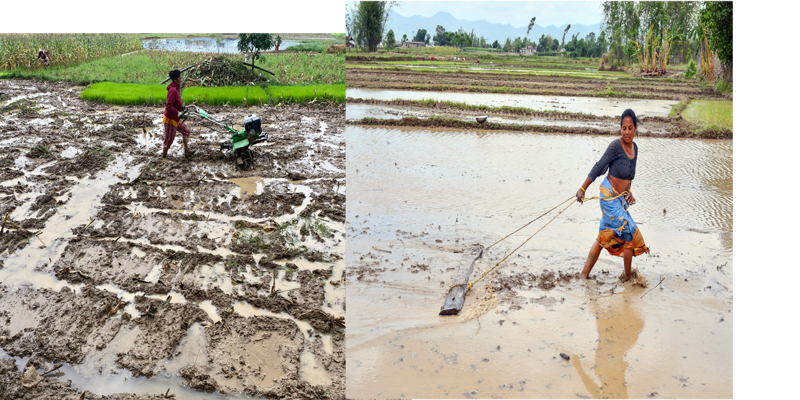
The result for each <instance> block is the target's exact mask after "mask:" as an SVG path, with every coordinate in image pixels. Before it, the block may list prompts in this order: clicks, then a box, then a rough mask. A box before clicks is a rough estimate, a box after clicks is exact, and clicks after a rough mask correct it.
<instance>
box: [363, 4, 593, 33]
mask: <svg viewBox="0 0 800 400" xmlns="http://www.w3.org/2000/svg"><path fill="white" fill-rule="evenodd" d="M348 3H350V2H348ZM393 10H394V11H395V12H397V13H398V14H400V15H402V16H404V17H410V16H413V15H422V16H423V17H431V16H433V15H434V14H436V13H437V12H440V11H444V12H447V13H450V14H451V15H452V16H454V17H456V18H459V19H464V20H468V21H480V20H484V19H485V20H487V21H489V22H494V23H500V24H511V25H512V26H514V27H515V28H521V27H527V26H528V23H529V22H530V20H531V18H533V17H536V25H541V26H549V25H556V26H561V25H565V24H584V25H591V24H596V23H600V22H602V21H603V9H602V2H599V1H520V2H516V1H402V2H400V4H399V6H396V7H395V8H393Z"/></svg>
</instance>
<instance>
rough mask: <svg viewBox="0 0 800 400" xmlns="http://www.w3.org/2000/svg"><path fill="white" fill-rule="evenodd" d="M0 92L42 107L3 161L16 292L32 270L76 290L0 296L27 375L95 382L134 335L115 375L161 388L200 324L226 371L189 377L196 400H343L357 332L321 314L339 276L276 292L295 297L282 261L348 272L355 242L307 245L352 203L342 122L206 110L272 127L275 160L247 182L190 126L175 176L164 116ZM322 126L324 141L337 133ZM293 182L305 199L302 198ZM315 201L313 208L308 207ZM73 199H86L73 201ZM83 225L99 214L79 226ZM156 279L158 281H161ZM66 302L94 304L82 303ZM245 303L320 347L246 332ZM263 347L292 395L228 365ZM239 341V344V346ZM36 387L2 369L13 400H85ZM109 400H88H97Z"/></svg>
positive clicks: (2, 382) (8, 340)
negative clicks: (309, 231)
mask: <svg viewBox="0 0 800 400" xmlns="http://www.w3.org/2000/svg"><path fill="white" fill-rule="evenodd" d="M0 91H2V92H4V93H6V94H7V97H5V96H4V97H5V98H11V97H16V96H22V95H25V96H30V98H31V102H30V104H28V103H26V106H27V108H25V110H26V113H25V115H20V113H21V112H22V111H21V110H17V109H14V110H11V111H10V112H2V113H0V141H3V143H4V146H6V147H4V152H3V154H0V182H8V181H11V180H18V181H19V182H18V183H15V184H10V185H4V186H0V214H1V215H0V219H4V218H5V217H6V215H9V217H8V220H7V221H6V224H5V227H4V228H3V233H2V234H0V271H3V272H5V273H8V272H9V271H12V273H15V274H17V272H14V271H17V270H20V269H24V268H27V266H25V265H20V263H21V261H22V262H23V263H24V262H28V263H30V264H32V266H31V267H32V268H33V270H35V271H36V272H37V273H44V274H48V275H50V276H52V277H55V278H56V280H57V281H58V282H59V283H60V284H61V285H63V284H67V285H68V286H67V287H64V288H63V289H61V290H59V291H54V290H51V289H46V288H37V286H36V285H37V284H38V283H37V281H36V280H35V279H34V278H31V279H32V283H33V285H32V286H27V285H17V286H0V348H2V351H4V352H5V353H7V354H8V355H10V356H15V357H23V358H30V361H31V363H32V364H33V366H34V367H35V368H37V369H38V370H39V373H41V372H43V371H44V370H45V369H47V368H49V367H51V366H52V364H54V363H58V362H63V363H68V364H70V365H80V364H81V363H83V362H84V361H85V360H87V355H91V354H95V353H96V352H98V351H101V350H102V349H104V348H106V347H107V346H108V345H109V343H110V342H111V341H112V340H114V339H115V337H119V336H118V333H119V332H130V334H131V335H135V336H132V337H135V340H131V342H130V343H126V344H125V346H127V348H121V349H117V348H116V347H115V348H114V350H115V353H114V354H115V355H116V357H115V358H114V360H113V361H112V362H113V365H114V367H115V368H118V369H127V370H129V371H130V372H131V373H132V374H133V376H144V377H151V376H154V375H156V374H158V373H160V372H161V371H163V368H164V365H165V362H166V361H167V360H171V359H173V358H174V357H177V356H179V354H178V352H179V350H178V348H179V344H180V343H182V341H183V340H184V339H185V338H187V337H188V336H187V331H188V330H189V328H190V327H191V326H193V325H195V324H198V323H199V324H201V325H202V326H204V327H205V328H204V331H203V335H204V337H205V339H206V341H207V344H208V346H207V349H206V351H207V354H208V357H209V359H210V360H209V362H211V363H212V364H209V366H205V365H203V366H202V367H201V366H200V365H199V364H198V365H195V366H193V367H189V366H188V365H186V366H182V368H181V369H180V373H179V374H178V375H179V376H180V377H181V378H182V379H181V378H178V381H176V384H177V383H179V382H180V380H185V381H186V382H187V385H188V386H189V387H191V388H192V389H194V390H198V391H211V392H219V393H236V392H239V393H243V394H248V395H263V396H268V397H271V398H275V397H286V398H298V399H299V398H303V399H306V398H312V399H319V400H322V399H343V398H344V384H345V383H344V379H345V378H344V377H345V374H344V363H345V361H344V356H343V348H344V335H343V332H344V329H345V321H344V318H343V317H342V318H337V317H335V316H334V315H331V314H330V313H328V312H327V311H325V310H323V309H322V308H324V307H326V306H328V307H330V305H329V304H326V300H327V301H328V302H331V301H333V299H326V294H325V293H326V290H325V289H326V285H328V281H329V278H330V277H331V275H332V269H331V268H330V267H328V266H327V265H325V266H323V267H322V268H319V267H317V268H315V269H313V270H304V269H303V270H301V269H297V270H296V271H295V273H293V274H287V275H286V276H282V278H279V279H280V280H279V282H277V283H280V284H281V285H283V286H284V287H285V286H287V285H288V286H289V287H293V286H292V285H296V286H294V287H297V288H296V289H291V290H289V291H288V293H277V291H275V290H273V289H274V287H275V284H276V282H275V277H276V276H277V271H278V269H277V268H276V267H277V266H279V265H278V264H275V263H274V261H276V260H279V262H286V261H291V260H292V259H294V258H306V259H309V260H316V261H319V260H335V259H340V258H342V257H343V249H342V250H339V251H341V252H342V254H339V253H337V252H336V251H337V250H335V249H336V247H335V245H336V244H338V242H341V241H342V240H343V235H340V232H338V231H335V232H333V233H334V234H335V236H333V237H320V238H319V239H320V240H322V241H323V243H322V244H319V247H314V246H313V244H311V243H314V244H318V243H319V240H317V239H314V238H312V237H305V238H302V237H301V235H300V234H299V233H297V232H298V230H299V229H300V228H301V226H303V223H304V221H306V220H307V221H309V223H322V222H321V221H322V220H327V221H331V220H333V221H338V222H339V223H341V222H343V216H344V210H345V201H346V198H345V195H343V194H337V193H336V190H337V189H338V186H341V192H344V191H345V188H344V186H345V180H344V171H345V147H346V143H345V136H344V111H345V109H344V105H329V104H323V105H318V104H313V105H296V104H295V105H283V106H276V107H273V106H263V107H262V106H257V107H250V108H246V109H245V108H236V107H222V106H220V107H213V106H212V107H206V109H207V111H208V112H209V114H211V115H213V116H214V117H216V118H221V119H224V120H229V121H230V122H231V123H233V124H234V126H239V125H240V124H241V123H242V122H241V121H243V118H244V116H245V115H247V114H251V113H253V114H257V115H259V116H260V117H261V119H262V128H263V129H264V130H265V131H267V132H268V133H269V137H270V143H268V144H259V145H256V146H254V147H253V149H252V152H253V160H254V162H253V168H252V169H250V170H242V169H241V168H239V167H238V166H236V165H235V163H234V162H233V161H232V160H231V159H230V158H229V157H228V156H227V154H225V153H221V152H220V150H219V144H220V142H222V141H223V140H225V139H226V137H227V135H216V134H215V132H213V131H212V130H210V129H208V128H205V127H202V126H201V125H200V124H199V123H198V121H196V120H191V119H190V120H189V121H188V122H187V124H188V125H189V126H190V127H191V129H192V138H191V139H190V146H191V148H193V149H195V150H196V151H197V153H196V154H195V155H194V156H193V157H191V158H190V159H185V158H183V157H182V155H183V150H182V139H181V138H177V139H176V140H175V143H173V146H172V147H171V149H170V151H169V158H167V159H166V160H163V159H162V158H161V157H160V155H161V143H162V138H161V135H163V128H160V127H161V126H163V124H162V123H161V121H160V119H161V115H162V114H163V108H160V107H144V106H141V107H139V106H137V107H120V106H109V105H106V104H102V103H89V102H85V101H83V100H81V99H80V98H79V94H80V88H74V87H72V86H70V85H69V84H66V83H50V82H37V81H20V80H0ZM3 105H4V104H2V103H0V108H1V107H2V106H3ZM30 110H35V113H33V111H30ZM321 122H324V123H325V124H326V125H327V128H325V129H324V130H322V129H320V123H321ZM159 129H161V130H159ZM321 165H325V167H326V168H321ZM134 171H136V172H134ZM111 173H113V178H109V175H111ZM288 176H302V177H303V179H308V181H307V182H295V181H291V182H290V181H288V180H287V177H288ZM234 178H236V179H234ZM239 178H241V179H239ZM231 179H233V180H231ZM248 179H250V180H252V182H253V186H254V187H253V188H252V190H251V189H247V191H246V189H245V188H244V187H242V188H241V190H240V191H239V192H236V189H237V185H239V184H240V183H235V182H239V181H241V180H248ZM256 181H258V182H260V183H259V185H260V186H259V190H258V193H256V190H255V182H256ZM106 182H108V184H107V185H106ZM93 186H98V187H100V189H98V190H97V191H96V192H95V191H92V192H91V193H90V194H88V195H87V193H86V190H85V188H87V187H89V188H91V187H93ZM303 186H305V187H307V188H309V189H310V192H309V191H308V189H307V190H305V191H303V190H298V187H300V188H302V187H303ZM81 189H84V190H83V192H80V190H81ZM76 191H78V192H80V193H81V195H82V196H85V197H82V198H77V197H75V196H74V194H75V193H74V192H76ZM235 193H239V195H235ZM308 196H310V197H311V199H308ZM83 204H85V205H83ZM82 207H83V208H82ZM76 208H77V209H78V210H85V212H84V213H83V214H80V213H79V214H76ZM75 215H79V216H81V217H80V218H73V216H75ZM84 215H85V218H84V217H83V216H84ZM291 215H296V216H303V218H294V219H291ZM340 216H341V218H339V217H340ZM276 219H279V221H276ZM65 226H66V227H67V228H64V227H65ZM278 228H281V229H278ZM59 230H63V232H61V233H58V234H57V236H56V238H55V240H54V239H53V238H52V237H51V238H50V239H47V238H45V239H44V240H46V242H44V241H42V242H41V243H40V241H39V239H37V238H38V236H35V235H40V236H41V235H48V234H49V235H51V236H53V235H56V234H54V233H53V232H54V231H59ZM42 232H44V233H42ZM311 247H314V248H311ZM31 249H37V250H39V249H48V251H49V250H52V249H58V251H59V253H56V254H53V255H52V257H50V256H49V255H48V257H47V258H45V259H37V260H32V259H31V260H27V256H26V255H25V254H24V253H25V252H28V251H31ZM212 252H214V253H212ZM33 254H37V253H33ZM20 257H22V258H25V260H20V259H19V258H20ZM259 260H260V261H259ZM214 268H216V269H214ZM220 271H222V272H220ZM26 273H28V272H26V271H22V272H19V274H26ZM154 273H155V275H153V276H156V277H155V278H153V279H147V278H148V275H151V274H154ZM209 275H211V276H209ZM17 276H18V275H17ZM223 281H224V282H227V285H228V288H226V286H225V285H224V284H223ZM5 283H6V284H7V282H5ZM69 284H74V285H75V288H77V287H78V285H83V286H82V287H81V288H80V289H73V287H72V286H69ZM101 285H110V287H112V288H114V290H119V291H120V292H121V293H122V294H120V293H118V292H116V291H114V290H112V291H109V290H111V289H108V288H109V286H104V287H103V289H99V288H98V287H99V286H101ZM231 286H232V290H231V289H230V287H231ZM298 286H299V287H298ZM104 289H108V290H104ZM124 293H127V295H125V294H124ZM133 294H135V296H134V295H133ZM166 296H170V301H165V300H164V298H165V297H166ZM284 296H287V297H284ZM183 298H185V299H186V302H184V301H183ZM203 301H210V302H211V305H213V306H214V307H216V309H217V312H218V313H219V315H220V316H221V321H218V322H216V323H213V321H212V317H210V315H209V314H207V311H206V310H205V309H203V308H201V307H199V306H198V303H200V302H203ZM237 302H247V303H249V304H252V305H253V306H255V307H259V308H261V309H264V310H268V311H271V312H273V313H277V314H281V313H286V315H287V318H292V319H294V320H297V321H305V322H307V323H308V324H310V325H311V327H312V329H311V333H310V335H311V337H312V338H313V340H305V339H304V334H309V333H307V332H301V330H300V328H299V327H298V325H297V324H296V323H295V322H294V321H292V320H289V319H279V318H272V317H266V316H254V317H247V318H245V317H243V316H240V315H238V314H237V313H235V312H233V309H232V308H231V307H232V306H233V305H234V304H235V303H237ZM132 314H133V315H132ZM265 334H269V335H272V336H274V340H273V341H275V342H276V343H278V342H280V343H278V344H277V345H276V346H277V347H276V349H277V352H275V353H274V354H273V356H275V357H278V361H279V364H282V365H283V367H282V368H283V369H282V370H281V371H279V372H280V374H281V377H280V378H279V379H277V380H276V381H275V382H273V381H272V380H271V379H270V380H269V382H268V383H269V385H266V383H263V382H261V383H258V382H255V381H253V379H257V378H258V377H260V376H268V374H267V375H264V370H265V368H267V366H265V365H261V364H259V363H258V362H249V361H248V362H249V364H248V365H245V366H241V363H240V360H239V359H234V358H232V355H231V354H232V353H231V351H232V350H231V349H240V348H250V347H253V348H254V349H255V348H261V347H259V346H260V344H261V343H265V341H262V340H260V339H261V337H262V336H263V335H265ZM322 334H330V335H331V338H332V342H333V345H334V352H333V355H330V354H328V353H327V352H326V351H325V350H324V349H322V348H321V347H320V342H321V339H318V337H319V335H322ZM231 335H233V336H231ZM233 337H235V338H237V339H236V340H235V341H230V340H233V339H232V338H233ZM117 342H119V340H117ZM123 347H124V346H123ZM339 349H341V350H339ZM117 350H118V351H117ZM304 352H310V353H311V354H313V355H314V358H315V359H316V360H317V363H318V364H317V365H318V368H321V369H323V370H324V371H326V373H327V374H328V375H329V376H330V378H331V383H330V384H329V385H317V386H314V385H310V384H309V383H308V382H305V381H304V380H302V379H301V378H300V376H299V375H298V371H299V370H300V367H301V363H300V355H301V354H302V353H304ZM245 358H247V356H245ZM210 365H214V366H217V365H219V366H225V367H227V368H228V370H229V371H230V373H225V374H223V375H220V373H219V369H215V370H214V371H211V370H209V369H208V368H210ZM240 366H241V367H240ZM231 367H233V368H234V369H236V371H235V372H234V371H232V370H230V368H231ZM21 374H22V371H21V370H20V369H19V368H18V367H17V366H16V365H15V364H14V360H13V359H8V358H3V359H0V393H3V395H0V397H3V398H13V399H16V398H78V397H79V396H80V393H77V392H76V390H77V389H76V388H75V387H73V386H72V384H71V383H70V382H67V381H63V380H59V379H57V378H52V377H48V378H45V379H44V380H43V381H41V382H40V383H39V384H38V385H37V386H36V387H35V388H34V389H33V390H30V391H28V390H27V389H25V388H24V387H23V386H22V385H21V383H20V382H21V380H20V376H21ZM9 396H10V397H9ZM98 397H99V396H96V395H92V394H91V393H89V392H87V393H86V398H87V399H88V398H98ZM106 398H114V399H150V398H163V395H158V396H140V395H131V394H125V393H122V394H116V395H111V396H107V397H106Z"/></svg>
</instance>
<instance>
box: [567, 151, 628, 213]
mask: <svg viewBox="0 0 800 400" xmlns="http://www.w3.org/2000/svg"><path fill="white" fill-rule="evenodd" d="M618 143H619V141H618V140H615V141H613V142H611V144H609V145H608V147H607V148H606V152H605V153H603V157H600V161H598V162H597V163H596V164H595V165H594V167H592V170H591V171H589V176H588V177H586V180H585V181H583V185H581V187H580V189H578V193H576V194H575V197H576V199H577V200H578V202H579V203H581V204H583V198H584V197H585V196H586V191H587V190H589V185H591V184H592V182H594V180H595V179H597V177H598V176H600V175H603V174H604V173H606V171H608V166H609V164H611V161H612V160H614V158H615V157H616V152H617V151H616V148H615V147H614V145H615V144H618Z"/></svg>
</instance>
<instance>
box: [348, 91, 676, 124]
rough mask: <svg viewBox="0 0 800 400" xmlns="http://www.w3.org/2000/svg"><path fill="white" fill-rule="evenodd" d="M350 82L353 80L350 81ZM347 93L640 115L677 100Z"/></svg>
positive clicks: (661, 110)
mask: <svg viewBox="0 0 800 400" xmlns="http://www.w3.org/2000/svg"><path fill="white" fill-rule="evenodd" d="M348 86H349V83H348ZM347 97H348V98H354V99H372V100H384V101H388V100H434V101H439V102H441V101H453V102H460V103H465V104H468V105H476V106H486V107H495V108H497V107H525V108H530V109H534V110H541V111H551V110H552V111H563V112H570V113H585V114H593V115H597V116H601V117H611V116H618V115H621V114H622V112H623V111H625V109H627V108H633V109H635V110H637V114H636V115H637V116H639V114H641V116H642V117H645V116H648V117H669V113H670V110H672V106H674V105H675V104H677V103H678V102H677V101H670V100H651V99H646V100H631V99H625V100H619V99H606V98H599V97H562V96H534V95H517V94H505V93H503V94H500V93H456V92H433V91H420V90H380V89H358V88H355V89H350V88H349V87H348V88H347Z"/></svg>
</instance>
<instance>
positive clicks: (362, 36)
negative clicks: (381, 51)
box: [345, 1, 397, 51]
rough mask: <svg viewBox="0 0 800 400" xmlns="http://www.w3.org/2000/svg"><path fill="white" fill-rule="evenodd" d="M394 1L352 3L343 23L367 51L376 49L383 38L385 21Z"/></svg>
mask: <svg viewBox="0 0 800 400" xmlns="http://www.w3.org/2000/svg"><path fill="white" fill-rule="evenodd" d="M396 3H397V2H395V1H361V2H358V3H355V4H353V6H352V7H353V8H352V9H351V10H350V11H349V12H348V15H347V18H346V19H345V23H346V24H347V31H348V32H350V34H351V35H352V36H353V38H354V39H355V41H356V43H357V44H358V45H359V46H361V47H365V48H367V50H368V51H375V50H377V49H378V44H379V43H380V42H381V40H382V39H383V31H384V30H385V28H386V22H387V21H388V20H389V12H390V11H391V9H392V7H394V6H395V4H396Z"/></svg>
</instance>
